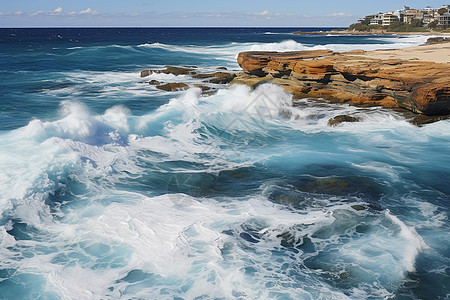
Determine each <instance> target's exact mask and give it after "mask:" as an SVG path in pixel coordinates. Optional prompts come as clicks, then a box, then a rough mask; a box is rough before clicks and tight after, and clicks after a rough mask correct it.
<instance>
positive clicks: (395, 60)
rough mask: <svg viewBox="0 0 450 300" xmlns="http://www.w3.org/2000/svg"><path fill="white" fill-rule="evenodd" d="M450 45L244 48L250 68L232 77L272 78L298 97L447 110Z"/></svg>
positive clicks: (253, 82)
mask: <svg viewBox="0 0 450 300" xmlns="http://www.w3.org/2000/svg"><path fill="white" fill-rule="evenodd" d="M449 46H450V44H447V45H445V46H442V45H439V46H435V45H430V46H419V47H415V48H408V49H406V50H405V49H400V50H378V51H367V52H366V51H362V50H356V51H350V52H345V53H336V52H332V51H329V50H316V51H296V52H260V51H251V52H242V53H240V54H239V55H238V58H237V60H238V63H239V65H240V66H241V68H242V69H243V70H244V72H245V73H241V74H238V75H237V76H236V78H234V79H233V81H232V83H240V84H247V85H249V86H252V87H254V86H257V85H258V84H261V83H265V82H272V83H274V84H277V85H280V86H282V87H283V88H284V89H285V90H286V91H287V92H290V93H292V94H293V95H294V97H295V98H305V97H311V98H324V99H327V100H330V101H335V102H340V103H349V104H354V105H363V106H374V105H379V106H383V107H387V108H405V109H408V110H411V111H413V112H415V113H420V114H425V115H446V114H450V63H449V62H448V61H449V58H448V55H449V54H448V53H450V49H447V48H448V47H449ZM442 51H443V52H442ZM446 51H448V52H446ZM434 52H436V53H434ZM445 53H447V54H445Z"/></svg>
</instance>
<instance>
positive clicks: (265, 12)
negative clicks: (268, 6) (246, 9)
mask: <svg viewBox="0 0 450 300" xmlns="http://www.w3.org/2000/svg"><path fill="white" fill-rule="evenodd" d="M255 15H257V16H267V15H270V12H269V11H268V10H265V11H262V12H260V13H255Z"/></svg>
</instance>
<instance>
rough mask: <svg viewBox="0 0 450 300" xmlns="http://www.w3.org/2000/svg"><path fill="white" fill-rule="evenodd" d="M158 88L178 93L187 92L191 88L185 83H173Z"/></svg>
mask: <svg viewBox="0 0 450 300" xmlns="http://www.w3.org/2000/svg"><path fill="white" fill-rule="evenodd" d="M156 88H157V89H160V90H163V91H166V92H176V91H184V90H187V89H188V88H189V86H188V85H187V84H186V83H183V82H172V83H166V84H163V85H158V86H157V87H156Z"/></svg>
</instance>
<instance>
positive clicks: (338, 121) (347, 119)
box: [328, 115, 361, 126]
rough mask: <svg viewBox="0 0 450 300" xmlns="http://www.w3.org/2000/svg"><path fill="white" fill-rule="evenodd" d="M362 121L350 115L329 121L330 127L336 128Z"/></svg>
mask: <svg viewBox="0 0 450 300" xmlns="http://www.w3.org/2000/svg"><path fill="white" fill-rule="evenodd" d="M360 120H361V119H360V118H358V117H352V116H349V115H339V116H336V117H334V118H331V119H329V120H328V126H336V125H339V124H341V123H344V122H359V121H360Z"/></svg>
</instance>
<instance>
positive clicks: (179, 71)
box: [158, 66, 196, 76]
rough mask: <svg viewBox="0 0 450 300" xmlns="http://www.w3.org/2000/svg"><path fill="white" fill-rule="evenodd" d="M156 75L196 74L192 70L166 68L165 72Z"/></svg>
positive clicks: (161, 71)
mask: <svg viewBox="0 0 450 300" xmlns="http://www.w3.org/2000/svg"><path fill="white" fill-rule="evenodd" d="M158 73H164V74H173V75H176V76H178V75H192V74H195V73H196V72H195V70H194V69H193V68H182V67H172V66H166V69H165V70H160V71H159V72H158Z"/></svg>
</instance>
